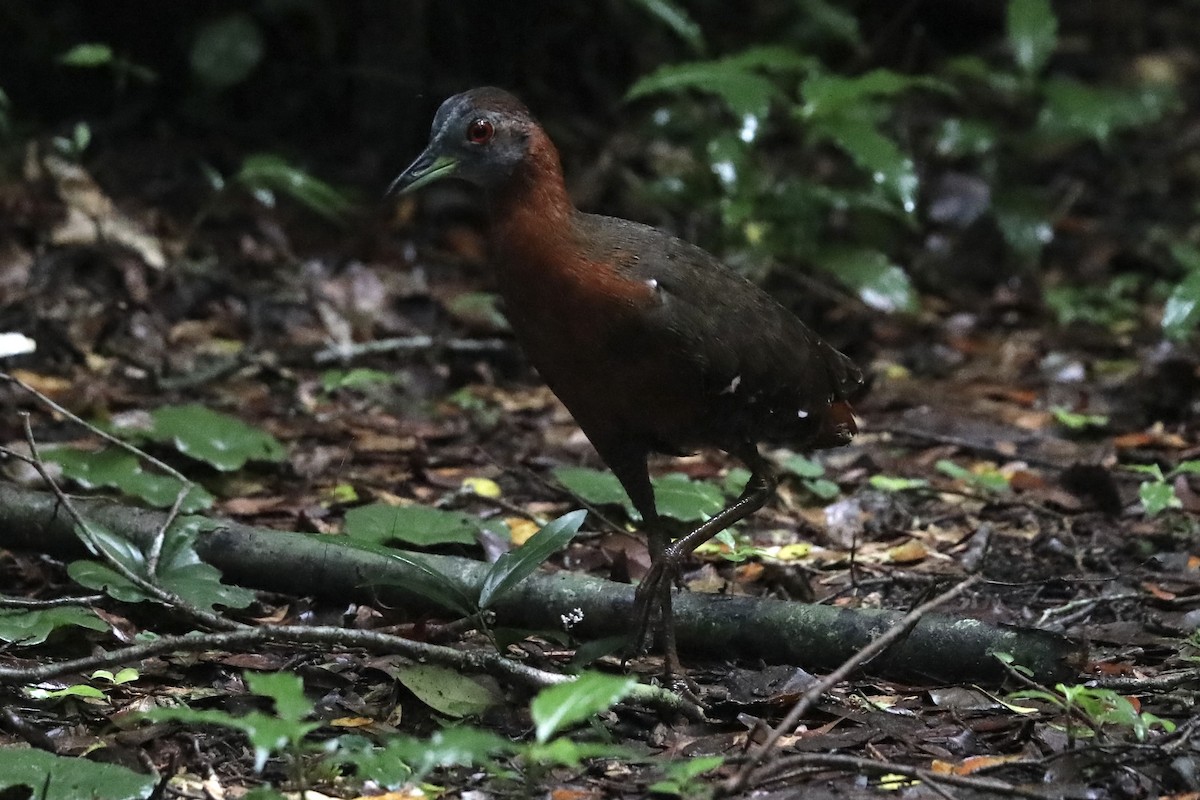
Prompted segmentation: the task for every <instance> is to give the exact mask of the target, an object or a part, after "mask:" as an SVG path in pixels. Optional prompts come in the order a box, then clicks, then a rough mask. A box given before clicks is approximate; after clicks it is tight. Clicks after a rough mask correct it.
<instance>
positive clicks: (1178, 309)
mask: <svg viewBox="0 0 1200 800" xmlns="http://www.w3.org/2000/svg"><path fill="white" fill-rule="evenodd" d="M1197 324H1200V272H1192V273H1191V274H1189V275H1188V276H1187V277H1186V278H1184V279H1183V280H1182V281H1181V282H1180V283H1178V284H1176V286H1175V288H1174V289H1172V290H1171V294H1170V296H1169V297H1167V303H1166V305H1165V306H1163V316H1162V329H1163V333H1165V334H1166V335H1167V336H1169V337H1171V338H1172V339H1177V340H1183V339H1186V338H1187V337H1188V336H1190V335H1191V334H1192V332H1193V331H1195V330H1196V326H1197Z"/></svg>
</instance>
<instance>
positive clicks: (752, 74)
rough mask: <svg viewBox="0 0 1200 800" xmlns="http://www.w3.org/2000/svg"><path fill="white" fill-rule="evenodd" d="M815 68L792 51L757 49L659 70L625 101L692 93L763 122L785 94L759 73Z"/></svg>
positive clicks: (642, 80) (643, 81)
mask: <svg viewBox="0 0 1200 800" xmlns="http://www.w3.org/2000/svg"><path fill="white" fill-rule="evenodd" d="M812 64H813V61H812V59H810V58H807V57H805V56H802V55H800V54H798V53H796V52H795V51H794V50H792V49H790V48H786V47H756V48H751V49H750V50H746V51H744V52H742V53H739V54H737V55H734V56H730V57H728V58H723V59H719V60H715V61H693V62H688V63H683V64H668V65H667V66H664V67H659V68H658V69H657V70H655V71H654V72H652V73H651V74H649V75H647V76H645V77H643V78H641V79H639V80H638V81H637V82H636V83H634V85H633V86H631V87H630V89H629V91H628V92H627V93H626V94H625V99H626V100H636V99H638V98H640V97H645V96H646V95H650V94H657V93H661V92H666V93H671V94H678V93H680V92H683V91H689V90H692V91H698V92H705V93H707V94H714V95H716V96H717V97H719V98H720V99H721V100H722V101H723V102H724V103H725V105H726V106H727V107H728V108H729V110H730V111H731V112H733V113H734V114H735V115H736V116H738V117H739V118H741V117H746V116H753V117H757V118H762V117H765V116H766V115H767V113H768V112H769V111H770V109H771V102H772V101H773V100H775V99H778V98H781V97H783V94H782V93H781V92H780V90H779V88H778V87H777V86H776V85H775V82H774V81H772V80H771V79H770V78H768V77H766V76H765V75H762V74H760V72H769V71H775V72H797V71H804V70H807V69H809V68H810V67H811V66H812Z"/></svg>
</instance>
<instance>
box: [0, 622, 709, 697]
mask: <svg viewBox="0 0 1200 800" xmlns="http://www.w3.org/2000/svg"><path fill="white" fill-rule="evenodd" d="M269 643H276V644H280V643H286V644H309V645H325V646H329V645H340V646H342V647H359V648H362V649H364V650H370V651H373V652H381V653H388V654H392V655H401V656H404V657H405V658H410V659H413V660H419V661H428V662H432V663H436V664H441V665H444V666H447V667H452V668H454V669H461V670H463V671H470V672H489V673H495V674H497V675H500V676H501V677H505V678H508V679H509V680H511V681H513V682H514V683H518V684H521V685H524V686H529V687H532V688H535V689H540V688H544V687H546V686H554V685H557V684H561V683H570V682H571V681H573V680H575V678H574V676H571V675H563V674H560V673H557V672H547V671H545V670H540V669H537V668H535V667H531V666H529V665H527V664H522V663H520V662H519V661H513V660H512V659H509V658H505V657H504V656H502V655H500V654H499V653H495V652H491V651H462V650H458V649H456V648H452V647H445V646H442V645H434V644H428V643H425V642H417V641H413V640H412V639H405V638H404V637H402V636H396V635H394V634H390V633H380V632H379V631H363V630H353V629H350V628H338V627H334V626H327V625H318V626H306V625H262V626H260V627H257V628H249V627H246V628H242V629H241V630H236V631H225V632H222V633H206V634H199V635H188V636H165V637H162V638H159V639H156V640H154V641H153V642H147V643H145V644H138V645H132V646H130V647H123V648H120V649H118V650H111V651H109V652H107V653H102V654H100V655H95V656H88V657H86V658H77V659H74V660H71V661H60V662H58V663H53V664H38V665H36V666H32V667H0V684H24V683H38V682H40V681H45V680H49V679H51V678H56V677H59V676H60V675H67V674H75V673H85V674H87V673H90V672H92V671H94V670H97V669H101V668H105V667H111V666H116V665H119V664H130V663H133V662H136V661H141V660H143V659H147V658H151V657H153V656H158V655H162V654H164V653H172V652H198V651H202V650H216V649H232V648H252V647H257V646H261V645H264V644H269ZM629 700H630V701H631V702H635V703H640V704H644V705H647V706H651V707H655V708H663V709H668V710H672V711H675V712H682V713H684V714H686V715H688V716H689V717H692V718H695V719H700V718H702V717H703V712H702V711H701V709H699V708H698V707H695V706H692V705H691V704H688V703H686V702H685V701H684V700H683V699H682V698H680V697H679V696H678V695H676V694H674V693H673V692H670V691H668V690H666V689H663V688H661V687H657V686H651V685H649V684H638V685H637V687H635V688H634V690H633V692H632V693H631V694H630V695H629Z"/></svg>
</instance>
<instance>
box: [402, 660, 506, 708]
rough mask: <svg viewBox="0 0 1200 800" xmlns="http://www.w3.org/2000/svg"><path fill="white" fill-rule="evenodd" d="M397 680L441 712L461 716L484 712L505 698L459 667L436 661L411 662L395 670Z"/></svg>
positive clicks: (422, 700)
mask: <svg viewBox="0 0 1200 800" xmlns="http://www.w3.org/2000/svg"><path fill="white" fill-rule="evenodd" d="M395 678H396V680H398V681H400V683H402V684H404V687H405V688H406V689H408V690H409V691H410V692H412V693H413V694H414V695H416V697H417V699H418V700H420V701H421V702H422V703H424V704H425V705H427V706H429V707H430V708H432V709H433V710H434V711H436V712H438V713H439V714H444V715H445V716H447V717H454V718H455V719H459V718H462V717H474V716H479V715H481V714H483V712H485V711H487V710H488V709H489V708H491V707H492V706H495V705H499V704H500V703H501V702H502V700H503V698H501V697H498V696H496V694H495V692H493V691H491V690H490V689H488V688H487V687H486V686H484V685H483V684H481V683H479V682H478V681H475V680H473V679H471V678H470V677H468V676H466V675H464V674H462V673H461V672H459V671H458V670H454V669H449V668H447V667H439V666H437V665H436V664H409V665H407V666H403V667H400V668H398V669H397V670H396V671H395Z"/></svg>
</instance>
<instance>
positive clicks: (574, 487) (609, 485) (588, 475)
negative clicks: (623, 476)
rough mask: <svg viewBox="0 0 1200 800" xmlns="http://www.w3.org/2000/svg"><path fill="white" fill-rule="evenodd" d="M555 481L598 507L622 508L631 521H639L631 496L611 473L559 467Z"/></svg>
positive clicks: (555, 471)
mask: <svg viewBox="0 0 1200 800" xmlns="http://www.w3.org/2000/svg"><path fill="white" fill-rule="evenodd" d="M553 475H554V479H555V480H557V481H558V482H559V483H561V484H562V485H563V486H564V487H566V489H567V491H569V492H571V493H572V494H574V495H576V496H577V497H579V498H581V499H583V500H585V501H587V502H588V503H591V504H593V505H598V506H607V505H615V506H622V507H623V508H624V509H625V511H626V512H627V513H628V514H629V516H630V518H631V519H638V518H639V517H638V515H637V512H636V511H635V510H634V508H633V503H631V502H629V495H627V494H625V489H624V488H622V487H621V482H620V481H618V480H617V476H615V475H613V474H612V473H611V472H608V471H606V470H599V469H588V468H587V467H558V468H556V469H555V470H553Z"/></svg>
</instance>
